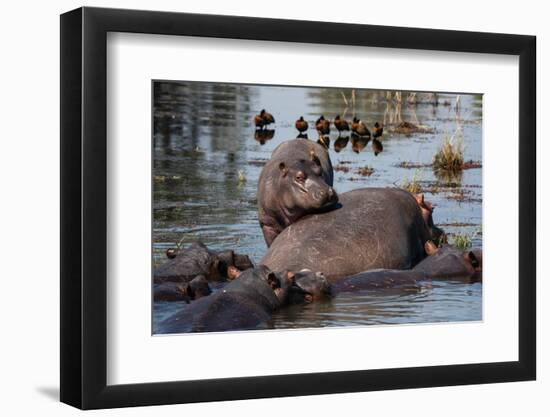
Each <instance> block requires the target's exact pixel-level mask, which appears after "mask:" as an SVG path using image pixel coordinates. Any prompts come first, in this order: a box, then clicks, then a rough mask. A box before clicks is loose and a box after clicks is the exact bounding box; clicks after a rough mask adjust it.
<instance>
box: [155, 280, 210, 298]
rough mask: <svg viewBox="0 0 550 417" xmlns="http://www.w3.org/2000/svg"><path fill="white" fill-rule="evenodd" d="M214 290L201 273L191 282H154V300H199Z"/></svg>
mask: <svg viewBox="0 0 550 417" xmlns="http://www.w3.org/2000/svg"><path fill="white" fill-rule="evenodd" d="M211 292H212V290H211V289H210V286H209V285H208V281H207V280H206V277H205V276H204V275H199V276H197V277H195V278H193V279H192V280H191V281H189V282H184V283H180V282H170V281H167V282H163V283H161V284H153V300H154V301H187V302H189V301H190V300H197V299H199V298H202V297H206V296H207V295H210V293H211Z"/></svg>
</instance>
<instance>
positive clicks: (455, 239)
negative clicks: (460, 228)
mask: <svg viewBox="0 0 550 417" xmlns="http://www.w3.org/2000/svg"><path fill="white" fill-rule="evenodd" d="M478 235H481V227H479V228H477V229H476V230H474V231H473V232H470V233H467V232H456V233H453V234H452V241H451V243H452V245H453V246H455V247H456V248H458V249H460V250H466V249H469V248H471V247H472V240H474V238H475V237H477V236H478Z"/></svg>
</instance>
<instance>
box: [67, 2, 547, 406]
mask: <svg viewBox="0 0 550 417" xmlns="http://www.w3.org/2000/svg"><path fill="white" fill-rule="evenodd" d="M535 60H536V59H535V38H534V37H530V36H520V35H508V34H489V33H474V32H457V31H442V30H428V29H413V28H397V27H382V26H370V25H352V24H339V23H326V22H309V21H290V20H274V19H260V18H250V17H230V16H213V15H196V14H183V13H167V12H149V11H134V10H115V9H98V8H81V9H77V10H74V11H71V12H68V13H66V14H64V15H62V16H61V163H62V166H61V188H62V189H61V191H62V204H61V207H62V212H61V218H62V230H61V238H62V247H61V258H62V259H61V266H62V268H61V312H60V314H61V400H62V401H63V402H65V403H68V404H71V405H73V406H76V407H79V408H84V409H90V408H109V407H123V406H137V405H154V404H171V403H186V402H200V401H218V400H232V399H247V398H262V397H276V396H298V395H311V394H324V393H341V392H354V391H368V390H385V389H398V388H416V387H433V386H444V385H460V384H479V383H493V382H504V381H521V380H531V379H535V375H536V351H535V345H536V343H535V342H536V333H535V328H536V317H535V299H536V297H535V295H536V294H535V288H536V286H535V282H536V274H535V246H536V242H535V235H536V234H535V231H536V223H535V219H536V216H535V214H536V212H535V201H536V195H535V171H536V169H535V104H536V97H535Z"/></svg>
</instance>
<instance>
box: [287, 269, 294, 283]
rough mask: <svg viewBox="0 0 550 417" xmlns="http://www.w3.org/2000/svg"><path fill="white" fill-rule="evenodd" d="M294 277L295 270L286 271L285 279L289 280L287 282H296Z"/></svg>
mask: <svg viewBox="0 0 550 417" xmlns="http://www.w3.org/2000/svg"><path fill="white" fill-rule="evenodd" d="M294 278H295V275H294V272H292V271H286V273H285V279H286V280H287V282H289V283H292V282H294Z"/></svg>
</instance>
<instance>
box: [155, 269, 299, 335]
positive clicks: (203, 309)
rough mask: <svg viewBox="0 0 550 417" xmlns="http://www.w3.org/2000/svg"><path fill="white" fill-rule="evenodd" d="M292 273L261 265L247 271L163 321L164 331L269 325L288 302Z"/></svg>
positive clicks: (207, 330)
mask: <svg viewBox="0 0 550 417" xmlns="http://www.w3.org/2000/svg"><path fill="white" fill-rule="evenodd" d="M293 284H294V280H293V278H292V275H289V276H287V275H286V274H276V273H273V272H271V271H270V270H269V269H268V268H266V267H264V266H260V267H258V268H254V269H248V270H246V271H244V272H243V273H242V274H241V275H240V276H239V277H238V278H236V279H235V280H234V281H232V282H230V283H229V284H227V285H226V286H225V287H224V288H223V289H222V290H220V291H219V292H216V293H215V294H212V295H211V296H209V297H204V298H201V299H200V300H197V301H194V302H192V303H191V304H190V305H189V306H188V308H184V309H182V310H181V311H180V312H178V313H176V314H175V315H174V316H172V317H170V318H168V319H166V320H165V321H164V322H162V323H161V324H160V327H161V328H162V333H187V332H219V331H227V330H248V329H256V328H259V327H262V326H266V325H267V323H269V321H270V320H271V317H272V313H273V312H274V311H275V310H276V309H278V308H279V307H280V306H281V305H283V304H285V303H286V302H287V295H288V290H289V287H290V286H292V285H293Z"/></svg>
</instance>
